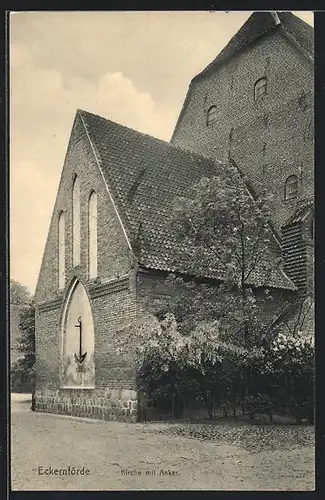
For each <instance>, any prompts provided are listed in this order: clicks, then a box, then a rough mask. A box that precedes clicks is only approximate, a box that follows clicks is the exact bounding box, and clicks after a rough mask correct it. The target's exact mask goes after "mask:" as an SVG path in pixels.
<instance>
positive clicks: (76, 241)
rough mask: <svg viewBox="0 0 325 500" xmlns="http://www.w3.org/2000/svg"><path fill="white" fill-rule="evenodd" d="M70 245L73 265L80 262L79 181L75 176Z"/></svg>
mask: <svg viewBox="0 0 325 500" xmlns="http://www.w3.org/2000/svg"><path fill="white" fill-rule="evenodd" d="M72 225H73V229H72V247H73V265H74V266H77V265H78V264H80V182H79V179H78V177H77V176H76V178H75V180H74V183H73V190H72Z"/></svg>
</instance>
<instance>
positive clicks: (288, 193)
mask: <svg viewBox="0 0 325 500" xmlns="http://www.w3.org/2000/svg"><path fill="white" fill-rule="evenodd" d="M297 196H298V177H297V176H296V175H290V176H289V177H288V178H287V180H286V183H285V199H286V200H291V199H292V198H296V197H297Z"/></svg>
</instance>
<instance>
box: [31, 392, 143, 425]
mask: <svg viewBox="0 0 325 500" xmlns="http://www.w3.org/2000/svg"><path fill="white" fill-rule="evenodd" d="M137 404H138V401H137V393H136V391H134V390H130V389H59V390H49V389H47V390H37V391H36V394H35V410H36V411H38V412H45V413H57V414H61V415H73V416H76V417H87V418H94V419H102V420H118V421H121V422H136V421H137Z"/></svg>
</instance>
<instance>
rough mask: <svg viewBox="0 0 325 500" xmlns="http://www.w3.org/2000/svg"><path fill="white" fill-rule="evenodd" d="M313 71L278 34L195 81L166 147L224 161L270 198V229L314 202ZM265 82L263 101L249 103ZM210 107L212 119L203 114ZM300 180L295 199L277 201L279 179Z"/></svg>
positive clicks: (281, 183) (280, 189)
mask: <svg viewBox="0 0 325 500" xmlns="http://www.w3.org/2000/svg"><path fill="white" fill-rule="evenodd" d="M313 71H314V69H313V66H312V65H311V64H310V63H309V62H308V61H307V60H306V59H305V57H304V56H302V55H301V54H300V53H299V51H298V49H296V47H294V46H293V45H292V44H291V43H290V42H289V41H288V40H287V39H286V38H285V37H284V36H283V35H282V34H281V32H280V31H278V32H275V33H274V34H273V35H272V36H267V37H263V38H261V40H260V41H259V42H258V43H256V44H254V45H252V46H250V47H249V48H247V49H246V50H245V51H243V52H242V53H240V54H239V55H237V56H236V57H234V58H232V59H231V60H230V61H229V62H227V63H225V64H224V65H222V66H219V67H217V68H215V69H214V70H212V71H211V72H210V73H209V74H208V75H205V76H204V77H200V78H198V79H197V80H194V81H193V83H192V85H191V89H190V90H189V95H188V98H187V104H186V106H185V107H184V111H183V112H182V113H181V116H180V119H179V122H178V125H177V126H176V129H175V132H174V136H173V138H172V142H173V143H174V144H176V145H178V146H180V147H182V148H185V149H190V150H193V151H197V152H199V153H201V154H204V155H207V156H211V157H212V158H217V159H220V160H223V159H226V158H227V157H228V155H231V156H232V157H233V158H234V160H235V161H236V163H238V166H239V167H240V168H241V169H242V170H243V171H244V173H245V174H246V175H247V176H248V178H249V179H250V180H251V182H252V183H253V185H254V188H255V190H256V192H257V193H258V192H259V191H260V190H261V188H262V187H265V188H267V190H268V191H271V192H272V193H273V194H274V225H275V227H276V229H277V230H278V231H279V230H280V227H281V225H282V224H283V223H284V222H285V220H286V219H287V218H288V216H289V215H290V214H291V213H292V212H293V211H294V210H295V208H296V205H297V201H299V199H300V200H301V199H302V198H307V197H310V196H312V195H313V189H314V186H313V170H314V143H313V135H314V133H313V132H314V131H313V87H314V83H313ZM265 75H266V76H267V95H264V96H262V97H261V98H259V99H257V100H256V101H254V83H255V82H256V81H257V80H258V79H259V78H260V77H262V76H265ZM212 105H216V106H217V120H216V122H214V123H213V124H212V125H209V126H207V125H206V112H207V110H208V109H209V107H210V106H212ZM291 174H295V175H297V176H298V178H299V181H300V182H299V198H298V199H295V200H291V201H287V202H286V201H285V200H284V182H285V179H286V178H287V177H288V176H289V175H291Z"/></svg>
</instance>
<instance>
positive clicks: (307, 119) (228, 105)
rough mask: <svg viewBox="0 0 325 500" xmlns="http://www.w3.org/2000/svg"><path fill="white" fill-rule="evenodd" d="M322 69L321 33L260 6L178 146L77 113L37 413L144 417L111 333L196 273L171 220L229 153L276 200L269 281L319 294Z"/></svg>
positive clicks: (209, 275)
mask: <svg viewBox="0 0 325 500" xmlns="http://www.w3.org/2000/svg"><path fill="white" fill-rule="evenodd" d="M313 74H314V65H313V29H312V28H311V27H310V26H309V25H307V24H306V23H304V22H303V21H301V20H300V19H298V18H297V17H295V16H294V15H292V14H291V13H288V12H283V13H281V12H279V13H275V12H272V13H270V12H258V13H253V14H252V16H251V17H250V18H249V19H248V21H247V22H246V23H245V24H244V25H243V26H242V28H241V29H240V30H239V31H238V32H237V34H236V35H235V36H234V37H233V38H232V39H231V40H230V42H229V43H228V45H227V46H226V47H225V48H224V49H223V50H222V51H221V52H220V54H219V55H218V56H217V57H216V59H215V60H214V61H212V62H211V64H209V65H208V66H207V67H206V68H205V69H204V70H203V71H202V72H201V73H200V74H198V75H196V76H195V77H194V78H193V79H192V81H191V83H190V86H189V90H188V93H187V96H186V99H185V101H184V105H183V107H182V110H181V112H180V115H179V119H178V121H177V124H176V127H175V130H174V133H173V136H172V139H171V141H170V143H168V142H164V141H161V140H159V139H156V138H154V137H151V136H149V135H145V134H142V133H140V132H136V131H134V130H132V129H130V128H127V127H125V126H123V125H120V124H117V123H114V122H112V121H110V120H107V119H105V118H102V117H99V116H97V115H94V114H92V113H89V112H86V111H82V110H78V111H77V112H76V116H75V120H74V123H73V127H72V132H71V136H70V141H69V144H68V150H67V153H66V157H65V161H64V166H63V171H62V175H61V181H60V185H59V189H58V193H57V198H56V202H55V206H54V209H53V214H52V219H51V223H50V229H49V233H48V238H47V242H46V246H45V250H44V255H43V260H42V264H41V270H40V274H39V279H38V284H37V288H36V292H35V303H36V409H37V410H38V411H47V412H52V413H54V412H57V413H65V414H73V415H82V416H93V417H96V418H107V419H127V420H128V419H131V420H135V419H136V415H137V411H136V407H137V399H138V397H137V392H136V384H135V364H134V361H132V359H131V360H130V359H129V360H128V361H125V359H122V358H120V357H119V356H118V354H117V352H116V348H115V345H114V339H115V338H116V336H118V335H119V332H122V331H123V328H125V327H127V326H130V325H131V326H132V325H134V324H136V322H137V321H138V318H139V316H141V315H143V314H146V311H145V310H144V301H143V298H144V297H153V296H156V295H157V294H161V293H164V294H166V293H167V294H168V289H166V287H165V283H164V280H165V277H166V276H168V274H169V273H171V272H177V273H179V274H181V275H182V274H184V275H187V276H191V274H192V271H191V268H190V265H189V263H188V262H186V260H184V259H182V252H181V249H180V248H179V245H180V243H179V242H178V240H177V238H176V237H175V235H174V234H173V232H172V228H171V227H170V225H169V224H167V220H168V215H169V213H170V210H171V206H172V203H173V200H174V199H175V197H176V196H178V195H181V194H184V193H185V192H186V190H187V189H189V187H190V186H191V185H192V184H193V182H195V181H198V180H199V179H200V178H202V177H207V176H212V175H217V173H218V172H220V169H222V168H225V166H226V165H227V164H228V163H229V162H230V163H231V164H232V165H235V166H236V168H237V169H238V170H239V172H240V173H241V174H242V175H243V176H245V178H248V183H247V187H248V189H249V190H250V191H251V193H252V194H253V195H254V196H255V195H258V194H259V193H260V192H261V191H262V190H265V189H266V190H267V191H269V192H271V193H273V195H274V207H273V221H272V223H273V229H274V234H275V238H276V245H277V251H278V253H280V254H282V261H283V268H280V267H279V268H278V269H276V270H275V271H274V272H273V274H272V276H271V277H270V278H269V282H268V287H271V288H272V290H273V291H274V293H276V294H278V295H280V296H281V297H283V298H284V300H285V299H286V298H287V297H291V296H294V295H295V294H296V295H297V294H306V293H312V290H313V191H314V181H313V171H314V156H313V154H314V125H313V123H314V122H313V88H314V83H313ZM175 256H176V257H175ZM197 269H198V271H197V272H198V273H199V277H200V278H204V279H206V281H207V282H209V280H215V279H217V277H218V271H217V270H215V271H213V270H211V269H210V270H209V271H207V270H206V269H204V268H202V269H201V270H200V269H199V267H197ZM193 277H195V276H193ZM211 282H212V281H211ZM251 285H252V286H254V288H255V290H256V293H258V290H259V289H260V288H261V287H263V286H265V284H264V281H263V280H262V279H261V277H259V276H258V275H255V277H254V279H253V282H252V283H251Z"/></svg>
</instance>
